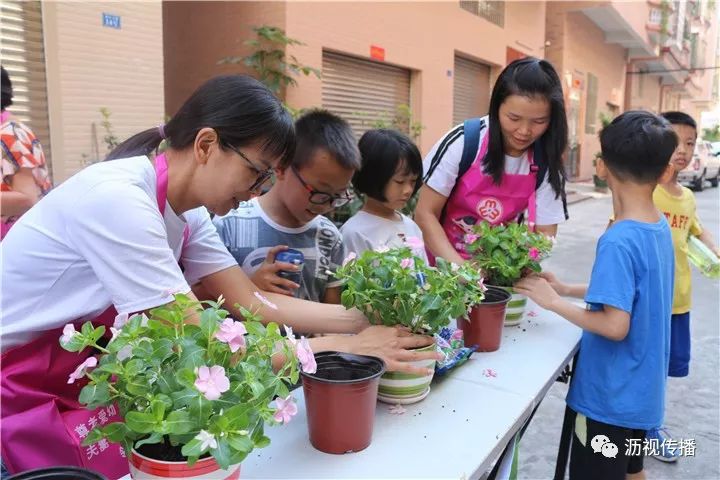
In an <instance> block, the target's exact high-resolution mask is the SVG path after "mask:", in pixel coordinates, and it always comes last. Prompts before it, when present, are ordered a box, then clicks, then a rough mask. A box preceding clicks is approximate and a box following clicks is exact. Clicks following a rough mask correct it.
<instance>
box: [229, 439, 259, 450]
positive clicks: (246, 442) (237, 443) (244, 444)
mask: <svg viewBox="0 0 720 480" xmlns="http://www.w3.org/2000/svg"><path fill="white" fill-rule="evenodd" d="M227 441H228V444H229V445H230V446H231V447H232V448H233V449H235V450H237V451H238V452H243V453H250V452H252V451H253V449H254V448H255V443H254V442H253V441H252V440H250V437H248V436H247V435H229V436H228V437H227Z"/></svg>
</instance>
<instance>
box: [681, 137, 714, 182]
mask: <svg viewBox="0 0 720 480" xmlns="http://www.w3.org/2000/svg"><path fill="white" fill-rule="evenodd" d="M718 180H720V157H719V156H718V155H716V154H714V153H713V149H712V145H711V144H710V142H707V141H705V140H699V141H698V142H697V144H696V145H695V151H694V152H693V158H692V160H691V161H690V163H689V164H688V166H687V167H685V168H684V169H683V170H682V171H681V172H680V173H679V174H678V181H679V182H680V183H685V184H689V185H690V186H691V187H692V188H693V189H694V190H696V191H698V192H702V191H703V189H704V188H705V182H706V181H709V182H710V185H712V186H713V187H717V186H718Z"/></svg>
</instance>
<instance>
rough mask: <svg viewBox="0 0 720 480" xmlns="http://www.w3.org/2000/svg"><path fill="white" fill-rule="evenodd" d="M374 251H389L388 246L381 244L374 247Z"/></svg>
mask: <svg viewBox="0 0 720 480" xmlns="http://www.w3.org/2000/svg"><path fill="white" fill-rule="evenodd" d="M375 251H376V252H377V253H386V252H389V251H390V247H388V246H387V245H381V246H379V247H377V248H376V249H375Z"/></svg>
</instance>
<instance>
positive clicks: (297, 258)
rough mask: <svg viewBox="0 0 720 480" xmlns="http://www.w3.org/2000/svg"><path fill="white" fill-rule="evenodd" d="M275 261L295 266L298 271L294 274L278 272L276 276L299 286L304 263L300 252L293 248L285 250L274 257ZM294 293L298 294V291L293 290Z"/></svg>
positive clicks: (284, 271)
mask: <svg viewBox="0 0 720 480" xmlns="http://www.w3.org/2000/svg"><path fill="white" fill-rule="evenodd" d="M275 261H276V262H284V263H292V264H293V265H297V266H298V267H299V268H300V269H299V270H298V271H296V272H290V271H287V270H280V271H279V272H278V276H280V277H282V278H287V279H288V280H290V281H291V282H295V283H297V284H298V285H300V283H301V280H302V267H303V264H304V263H305V255H303V253H302V252H301V251H300V250H295V249H293V248H288V249H287V250H283V251H282V252H280V253H278V254H277V255H275ZM295 293H296V294H297V293H298V290H295Z"/></svg>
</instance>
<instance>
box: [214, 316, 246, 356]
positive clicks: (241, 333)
mask: <svg viewBox="0 0 720 480" xmlns="http://www.w3.org/2000/svg"><path fill="white" fill-rule="evenodd" d="M246 333H247V330H246V329H245V325H243V323H242V322H236V321H233V319H232V318H226V319H225V321H223V322H222V323H221V324H220V331H219V332H217V333H215V338H217V339H218V340H220V341H221V342H224V343H227V344H228V345H229V346H230V351H231V352H232V353H235V352H237V351H238V350H240V349H241V348H243V347H244V346H245V334H246Z"/></svg>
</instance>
